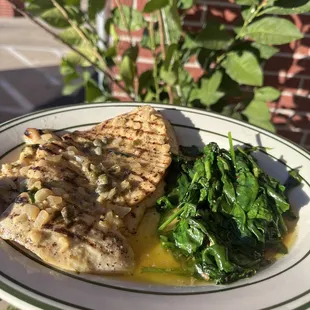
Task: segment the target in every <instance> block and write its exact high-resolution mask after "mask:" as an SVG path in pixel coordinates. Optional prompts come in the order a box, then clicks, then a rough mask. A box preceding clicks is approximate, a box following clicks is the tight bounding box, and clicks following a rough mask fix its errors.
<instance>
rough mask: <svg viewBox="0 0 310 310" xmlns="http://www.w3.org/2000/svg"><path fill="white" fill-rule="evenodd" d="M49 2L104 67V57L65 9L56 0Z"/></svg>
mask: <svg viewBox="0 0 310 310" xmlns="http://www.w3.org/2000/svg"><path fill="white" fill-rule="evenodd" d="M51 2H52V3H53V5H54V6H55V7H56V8H57V10H58V11H59V12H60V13H61V14H62V15H63V17H64V18H65V19H66V20H67V21H68V23H69V24H70V26H71V27H72V28H73V29H74V30H75V32H76V33H77V34H78V35H79V36H80V38H81V39H82V40H83V41H84V43H86V44H87V45H89V46H90V47H91V49H92V50H93V52H94V54H95V56H96V58H97V59H98V60H99V61H100V62H101V63H102V65H103V66H104V67H106V63H105V61H104V59H103V58H102V56H101V55H100V54H99V53H98V51H97V48H95V47H93V45H92V42H91V40H90V39H89V38H87V37H86V35H85V33H84V32H83V30H82V29H81V28H80V27H79V26H78V25H77V24H75V23H74V22H73V21H72V20H71V19H70V16H69V14H68V12H67V10H66V9H65V8H64V7H62V6H61V5H60V4H59V3H58V2H57V1H56V0H51ZM105 69H106V68H105Z"/></svg>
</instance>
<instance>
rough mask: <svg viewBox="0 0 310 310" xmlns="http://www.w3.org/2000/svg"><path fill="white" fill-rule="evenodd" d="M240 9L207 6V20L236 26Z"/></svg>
mask: <svg viewBox="0 0 310 310" xmlns="http://www.w3.org/2000/svg"><path fill="white" fill-rule="evenodd" d="M240 16H241V15H240V9H239V8H225V7H218V6H212V5H210V6H208V11H207V18H206V19H207V20H208V19H210V18H211V19H215V18H216V20H217V21H219V22H221V23H222V24H229V25H236V24H237V21H238V20H240Z"/></svg>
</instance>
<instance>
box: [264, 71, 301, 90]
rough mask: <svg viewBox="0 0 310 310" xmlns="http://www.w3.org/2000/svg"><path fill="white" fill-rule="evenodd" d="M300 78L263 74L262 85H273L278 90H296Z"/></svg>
mask: <svg viewBox="0 0 310 310" xmlns="http://www.w3.org/2000/svg"><path fill="white" fill-rule="evenodd" d="M299 83H300V79H298V78H286V77H281V76H274V75H269V74H265V75H264V85H266V86H273V87H275V88H277V89H279V90H280V91H283V90H285V91H289V92H296V91H297V90H298V87H299Z"/></svg>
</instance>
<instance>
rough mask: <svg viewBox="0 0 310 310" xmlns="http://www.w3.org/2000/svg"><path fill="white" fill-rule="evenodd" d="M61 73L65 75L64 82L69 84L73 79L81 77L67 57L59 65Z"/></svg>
mask: <svg viewBox="0 0 310 310" xmlns="http://www.w3.org/2000/svg"><path fill="white" fill-rule="evenodd" d="M59 71H60V74H61V75H62V76H63V79H64V83H65V84H68V83H70V82H72V81H73V80H76V79H77V78H79V74H78V72H77V70H76V68H75V66H74V65H73V64H72V63H70V62H69V61H68V60H67V59H65V58H63V59H62V60H61V63H60V67H59Z"/></svg>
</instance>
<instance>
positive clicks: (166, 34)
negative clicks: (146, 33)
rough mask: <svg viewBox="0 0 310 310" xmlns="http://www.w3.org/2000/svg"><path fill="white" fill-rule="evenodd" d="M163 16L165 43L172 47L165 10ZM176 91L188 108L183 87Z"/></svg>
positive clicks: (177, 88) (162, 11)
mask: <svg viewBox="0 0 310 310" xmlns="http://www.w3.org/2000/svg"><path fill="white" fill-rule="evenodd" d="M161 15H162V20H163V28H164V33H165V39H166V40H165V41H166V43H167V44H168V45H170V44H171V38H170V34H169V29H168V23H167V16H166V12H165V10H161ZM175 90H176V92H177V95H178V97H179V98H180V100H181V103H182V105H185V106H186V102H185V100H184V98H183V95H182V90H181V87H180V85H179V84H178V83H177V84H176V85H175Z"/></svg>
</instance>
